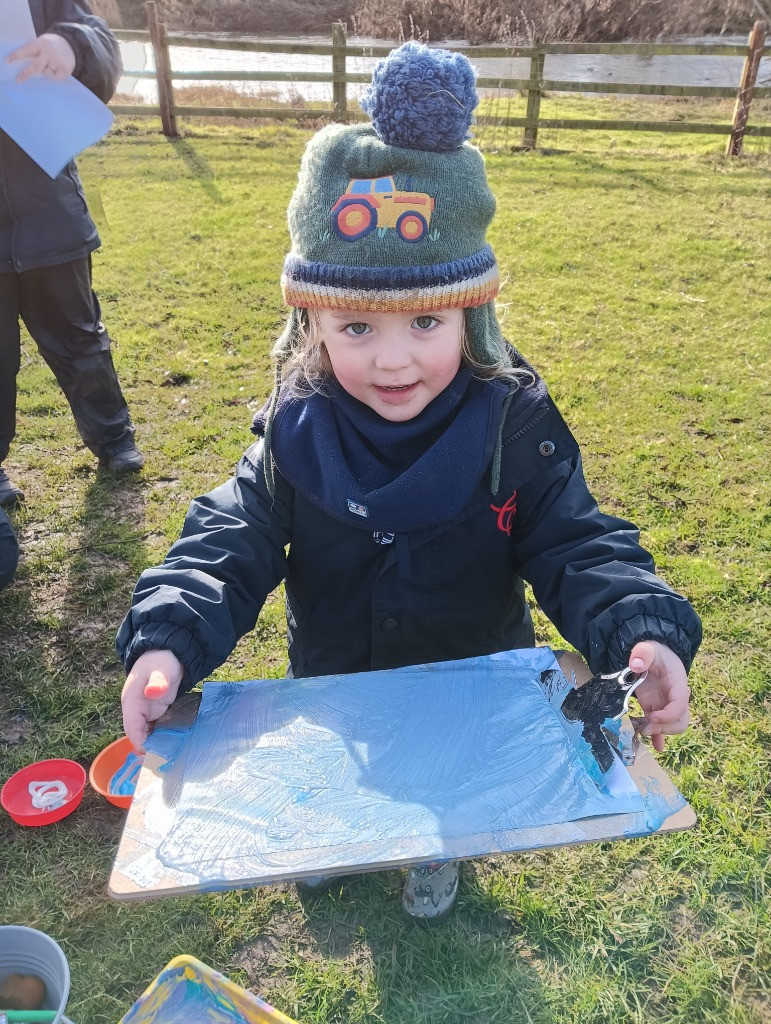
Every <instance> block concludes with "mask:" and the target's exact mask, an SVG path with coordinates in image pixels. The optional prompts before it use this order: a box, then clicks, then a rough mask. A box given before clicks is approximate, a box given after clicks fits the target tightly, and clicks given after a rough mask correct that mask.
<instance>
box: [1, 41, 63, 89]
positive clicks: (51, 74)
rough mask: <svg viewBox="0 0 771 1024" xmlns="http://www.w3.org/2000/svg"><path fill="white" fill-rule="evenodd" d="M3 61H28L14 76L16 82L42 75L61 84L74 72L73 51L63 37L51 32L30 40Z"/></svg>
mask: <svg viewBox="0 0 771 1024" xmlns="http://www.w3.org/2000/svg"><path fill="white" fill-rule="evenodd" d="M5 59H6V61H8V62H9V63H10V62H11V61H14V60H28V61H29V64H27V66H26V67H25V68H22V70H21V71H20V72H19V74H18V75H17V76H16V81H17V82H23V81H24V80H25V79H27V78H32V76H33V75H44V76H45V77H46V78H50V79H52V80H53V81H54V82H63V81H64V80H65V78H69V76H70V75H71V74H72V72H73V71H74V70H75V52H74V50H73V49H72V47H71V46H70V44H69V43H68V42H67V40H66V39H65V38H64V36H57V35H55V34H54V33H53V32H46V33H45V34H44V35H42V36H38V37H37V39H31V40H30V41H29V42H28V43H25V44H24V46H20V47H19V49H18V50H14V51H13V53H9V54H8V56H7V57H6V58H5Z"/></svg>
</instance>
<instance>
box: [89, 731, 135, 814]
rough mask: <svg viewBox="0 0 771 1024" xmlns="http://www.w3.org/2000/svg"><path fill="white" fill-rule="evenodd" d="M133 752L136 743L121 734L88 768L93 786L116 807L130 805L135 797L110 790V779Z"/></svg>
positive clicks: (131, 794)
mask: <svg viewBox="0 0 771 1024" xmlns="http://www.w3.org/2000/svg"><path fill="white" fill-rule="evenodd" d="M132 752H133V753H136V751H135V750H134V744H133V743H132V742H131V740H130V739H129V738H128V736H121V738H120V739H119V740H115V742H114V743H110V744H108V745H107V746H106V747H105V748H104V750H102V751H101V752H100V753H98V754H97V755H96V757H95V758H94V760H93V762H92V763H91V767H90V768H89V770H88V781H89V782H90V783H91V785H92V786H93V788H94V789H95V790H96V791H97V793H101V794H102V796H103V797H104V798H105V800H109V801H110V803H111V804H115V806H116V807H130V806H131V801H132V800H133V799H134V794H133V793H128V794H126V795H121V794H119V793H111V792H110V779H111V778H112V777H113V775H114V774H115V773H116V772H117V770H118V769H119V768H120V767H121V766H122V765H123V763H124V762H125V760H126V758H127V757H128V755H129V754H131V753H132Z"/></svg>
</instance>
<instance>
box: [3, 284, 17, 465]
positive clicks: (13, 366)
mask: <svg viewBox="0 0 771 1024" xmlns="http://www.w3.org/2000/svg"><path fill="white" fill-rule="evenodd" d="M16 285H17V275H16V274H0V464H2V462H3V461H4V459H5V458H6V456H7V455H8V450H9V448H10V447H11V441H13V438H14V435H15V433H16V375H17V374H18V372H19V365H20V338H19V300H18V293H17V289H16Z"/></svg>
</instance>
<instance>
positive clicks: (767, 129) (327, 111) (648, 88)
mask: <svg viewBox="0 0 771 1024" xmlns="http://www.w3.org/2000/svg"><path fill="white" fill-rule="evenodd" d="M145 7H146V9H147V16H148V25H149V29H150V30H149V31H148V32H138V31H136V32H124V31H117V32H116V33H115V34H116V36H117V37H118V39H120V40H124V41H131V42H143V43H151V44H152V47H153V53H154V57H155V69H156V70H155V71H144V70H141V71H131V70H127V71H125V72H124V74H125V75H126V76H129V77H132V78H153V79H155V80H156V81H157V83H158V97H159V102H158V105H157V106H155V105H144V104H143V105H142V106H139V105H133V104H111V109H112V110H113V111H114V112H115V113H118V114H140V115H158V114H160V115H161V120H162V123H163V131H164V133H165V134H166V135H167V136H169V137H176V136H177V135H178V131H177V124H176V118H177V117H178V116H183V117H196V116H203V117H252V118H255V117H256V118H275V119H279V120H288V119H303V118H314V119H315V118H329V119H331V120H334V121H343V122H350V121H364V120H367V118H366V115H365V114H363V113H361V112H360V111H359V110H356V109H353V108H349V106H348V95H347V86H348V85H349V84H361V83H367V82H369V81H370V77H371V76H370V75H369V74H366V73H362V72H348V71H347V69H346V61H347V59H348V57H380V56H385V55H387V54H388V53H389V52H390V50H391V47H390V46H387V45H383V46H353V45H351V44H350V43H349V42H348V40H347V38H346V34H345V30H344V28H343V27H342V26H336V27H335V29H334V31H333V34H332V38H331V41H330V43H329V44H320V43H300V42H298V43H289V42H280V41H275V40H260V39H254V38H245V37H234V36H229V37H228V38H214V37H208V36H198V35H190V34H186V33H174V32H172V33H170V32H167V31H166V26H165V25H164V24H163V23H162V22H160V21H159V20H158V15H157V11H156V8H155V3H154V0H148V2H147V3H146V4H145ZM765 35H766V27H765V23H764V22H762V21H758V22H756V23H755V25H754V27H753V29H752V32H750V35H749V39H748V41H747V45H746V46H738V45H727V44H720V43H719V44H714V45H709V44H695V43H685V44H675V45H670V44H666V43H547V42H544V43H540V42H539V43H536V44H534V45H532V46H510V47H509V46H475V47H460V46H456V45H453V44H452V43H450V44H447V49H452V50H456V51H459V52H463V53H465V54H466V55H467V56H468V57H470V58H471V59H473V58H479V57H498V58H506V59H511V58H516V57H520V58H522V57H524V58H529V60H530V76H529V77H528V78H503V77H501V78H489V77H488V78H479V79H477V85H478V86H479V88H481V89H504V90H518V91H521V92H523V93H524V94H525V95H526V99H527V106H526V113H525V116H524V117H490V116H484V115H482V116H479V117H477V119H476V120H477V123H479V124H496V125H502V126H510V127H521V128H523V129H524V133H523V137H522V146H523V147H524V148H525V149H533V148H534V147H535V146H536V142H537V138H538V132H539V130H540V129H542V128H559V129H574V130H590V131H596V130H601V129H605V130H611V131H645V132H687V133H689V134H692V133H698V134H712V135H728V136H729V139H728V145H727V149H726V152H727V154H728V155H732V156H736V155H738V154H739V153H740V152H741V149H742V141H743V138H744V136H746V135H752V136H766V137H771V125H760V124H750V123H749V110H750V103H751V101H752V99H753V98H759V99H766V98H769V97H771V88H757V87H756V85H755V83H756V79H757V72H758V67H759V64H760V59H761V57H762V56H764V55H765V56H768V55H771V47H767V46H765ZM172 46H175V47H191V48H195V49H207V50H208V49H214V50H239V51H243V52H251V53H284V54H294V55H296V54H303V55H312V56H326V57H330V58H331V62H330V69H329V71H328V72H324V71H174V70H173V69H172V66H171V54H170V52H169V48H170V47H172ZM549 54H582V55H584V54H587V55H588V54H603V55H637V56H646V57H649V56H710V57H744V65H743V69H742V74H741V78H740V81H739V82H738V83H737V87H736V88H732V87H731V86H718V85H655V84H642V83H635V82H596V81H595V82H591V81H590V82H576V81H564V80H560V79H547V78H544V65H545V61H546V57H547V56H548V55H549ZM174 81H196V82H218V81H233V82H315V83H319V82H322V83H323V82H326V83H330V84H331V85H332V106H331V107H326V108H324V107H321V108H319V107H313V108H308V107H291V106H277V107H273V106H271V107H255V106H246V107H215V106H183V105H180V104H178V103H177V102H176V100H175V97H174V85H173V83H174ZM545 92H550V93H551V92H583V93H595V92H598V93H599V92H602V93H609V94H617V95H643V96H695V97H716V98H731V97H734V98H735V99H736V104H735V110H734V117H733V122H732V124H697V123H689V122H683V121H632V120H594V119H585V118H544V117H541V114H540V106H541V99H542V97H543V94H544V93H545Z"/></svg>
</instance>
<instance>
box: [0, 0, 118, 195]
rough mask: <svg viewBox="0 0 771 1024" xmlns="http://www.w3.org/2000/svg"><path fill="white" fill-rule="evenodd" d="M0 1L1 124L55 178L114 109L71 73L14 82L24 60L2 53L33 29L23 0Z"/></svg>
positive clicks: (105, 125)
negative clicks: (63, 76)
mask: <svg viewBox="0 0 771 1024" xmlns="http://www.w3.org/2000/svg"><path fill="white" fill-rule="evenodd" d="M0 2H2V4H3V11H2V19H1V20H0V128H1V129H2V130H3V131H4V132H5V133H6V134H7V135H10V137H11V138H12V139H13V140H14V142H16V144H17V145H19V146H21V148H22V149H23V150H24V151H25V152H26V153H27V154H28V155H29V156H30V157H32V159H33V160H34V161H35V163H36V164H39V166H40V167H42V168H43V170H44V171H45V172H46V174H48V175H49V176H50V177H51V178H55V177H56V176H57V174H59V172H60V171H61V170H62V169H63V168H64V167H66V166H67V164H68V163H69V162H70V160H72V158H73V157H74V156H76V155H77V154H78V153H80V152H81V151H82V150H84V149H86V148H87V147H88V146H92V145H93V144H94V143H95V142H98V141H99V139H101V138H102V136H103V135H104V134H105V133H106V132H107V131H108V130H109V128H110V125H111V124H112V122H113V115H112V113H111V112H110V111H109V110H108V108H107V107H106V106H105V105H104V103H102V101H101V100H99V99H97V97H96V96H94V94H93V93H92V92H90V91H89V90H88V89H86V87H85V86H84V85H81V84H80V82H78V81H76V80H75V79H74V78H72V77H70V78H68V79H66V80H65V81H63V82H54V81H51V79H49V78H45V77H42V76H40V75H36V76H35V77H33V78H28V79H27V80H26V81H24V82H21V83H19V82H17V81H16V77H17V75H19V73H20V72H21V71H22V70H23V69H24V66H25V62H24V61H23V60H20V61H13V62H12V63H10V64H8V63H6V59H5V58H6V57H7V56H8V54H10V53H12V52H13V51H14V50H17V49H18V48H19V47H20V46H23V45H24V43H26V42H28V41H29V40H30V39H33V38H34V36H35V32H34V29H33V27H32V19H31V17H30V14H29V7H28V5H27V2H26V0H0ZM6 5H7V8H6Z"/></svg>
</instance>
